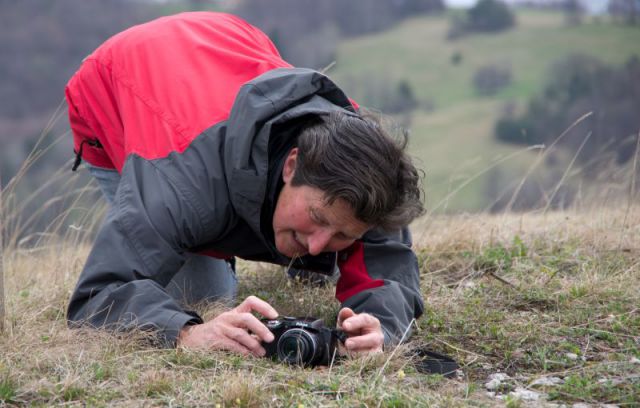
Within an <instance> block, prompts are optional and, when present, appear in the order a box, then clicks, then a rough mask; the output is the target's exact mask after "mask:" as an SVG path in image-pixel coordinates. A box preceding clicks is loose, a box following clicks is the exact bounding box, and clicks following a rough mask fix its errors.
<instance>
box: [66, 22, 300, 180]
mask: <svg viewBox="0 0 640 408" xmlns="http://www.w3.org/2000/svg"><path fill="white" fill-rule="evenodd" d="M279 67H291V65H290V64H289V63H287V62H286V61H284V60H283V59H282V58H281V57H280V55H279V53H278V51H277V50H276V48H275V46H274V45H273V43H272V42H271V41H270V40H269V38H268V37H267V36H266V35H265V34H264V33H262V32H261V31H260V30H258V29H256V28H255V27H253V26H251V25H249V24H248V23H246V22H245V21H243V20H241V19H239V18H237V17H234V16H231V15H228V14H222V13H206V12H202V13H198V12H197V13H182V14H178V15H175V16H169V17H163V18H160V19H158V20H154V21H151V22H149V23H146V24H142V25H138V26H135V27H132V28H130V29H128V30H126V31H124V32H122V33H119V34H117V35H115V36H114V37H112V38H111V39H109V40H108V41H107V42H105V43H104V44H103V45H102V46H100V47H99V48H98V49H97V50H96V51H94V52H93V53H92V54H91V55H89V56H88V57H87V58H86V59H85V61H84V63H83V64H82V66H81V68H80V69H79V70H78V72H77V73H76V74H75V75H74V76H73V78H71V80H70V81H69V83H68V85H67V89H66V95H67V100H68V102H69V105H70V109H69V116H70V123H71V127H72V131H73V135H74V147H75V149H76V151H78V150H79V149H80V145H81V143H82V141H83V140H95V139H98V140H99V141H100V143H101V144H102V146H103V149H100V148H95V147H92V146H89V145H87V144H85V145H84V146H83V151H82V156H83V159H85V160H86V161H88V162H89V163H91V164H93V165H96V166H100V167H105V168H115V169H117V170H118V171H121V169H122V166H123V164H124V161H125V158H126V157H127V156H128V155H129V154H132V153H135V154H137V155H140V156H142V157H143V158H146V159H155V158H160V157H165V156H166V155H167V154H169V153H170V152H172V151H177V152H182V151H184V149H185V148H186V147H187V146H188V145H189V144H190V143H191V141H192V140H193V139H194V138H195V137H197V136H198V135H199V134H200V133H202V131H203V130H205V129H207V128H208V127H210V126H212V125H213V124H215V123H217V122H220V121H222V120H225V119H226V118H227V117H228V115H229V112H230V110H231V106H232V105H233V101H234V99H235V96H236V94H237V93H238V90H239V89H240V86H241V85H242V84H244V83H245V82H248V81H249V80H251V79H253V78H255V77H257V76H259V75H260V74H262V73H264V72H266V71H269V70H272V69H274V68H279Z"/></svg>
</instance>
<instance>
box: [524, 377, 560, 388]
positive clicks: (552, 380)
mask: <svg viewBox="0 0 640 408" xmlns="http://www.w3.org/2000/svg"><path fill="white" fill-rule="evenodd" d="M562 383H564V380H563V379H562V378H559V377H540V378H538V379H536V380H534V381H533V382H532V383H531V384H530V386H531V387H535V386H541V387H553V386H554V385H558V384H562Z"/></svg>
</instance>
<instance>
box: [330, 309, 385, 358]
mask: <svg viewBox="0 0 640 408" xmlns="http://www.w3.org/2000/svg"><path fill="white" fill-rule="evenodd" d="M338 328H340V329H342V330H343V331H344V332H345V333H346V334H347V336H349V338H348V339H347V340H346V341H345V342H344V345H345V348H346V349H347V352H355V353H372V352H373V353H375V352H380V351H382V345H383V344H384V334H383V333H382V327H381V326H380V320H378V319H377V318H376V317H374V316H372V315H370V314H368V313H356V312H354V311H353V310H351V309H349V308H348V307H345V308H342V309H341V310H340V312H339V313H338Z"/></svg>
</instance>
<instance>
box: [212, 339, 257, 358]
mask: <svg viewBox="0 0 640 408" xmlns="http://www.w3.org/2000/svg"><path fill="white" fill-rule="evenodd" d="M215 348H216V349H221V350H228V351H233V352H235V353H240V354H242V355H244V356H248V355H249V354H251V350H249V349H248V348H246V347H245V346H243V345H242V344H240V343H237V342H235V341H233V340H231V339H229V338H226V339H224V340H220V341H219V342H217V343H216V346H215Z"/></svg>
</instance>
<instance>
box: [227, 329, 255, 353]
mask: <svg viewBox="0 0 640 408" xmlns="http://www.w3.org/2000/svg"><path fill="white" fill-rule="evenodd" d="M224 334H225V336H226V337H227V338H228V339H230V340H231V341H232V342H233V343H236V344H238V345H240V346H242V348H246V349H247V350H249V351H250V352H251V354H253V355H255V356H259V357H261V356H264V354H265V350H264V348H263V347H262V346H261V345H260V342H259V341H258V340H256V338H255V337H253V336H252V335H250V334H249V333H248V332H247V331H246V330H243V329H240V328H238V327H229V328H227V329H226V330H225V333H224Z"/></svg>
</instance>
